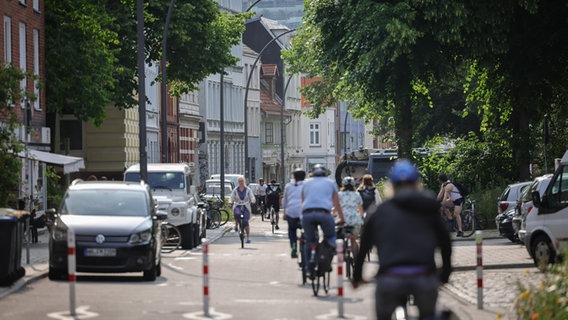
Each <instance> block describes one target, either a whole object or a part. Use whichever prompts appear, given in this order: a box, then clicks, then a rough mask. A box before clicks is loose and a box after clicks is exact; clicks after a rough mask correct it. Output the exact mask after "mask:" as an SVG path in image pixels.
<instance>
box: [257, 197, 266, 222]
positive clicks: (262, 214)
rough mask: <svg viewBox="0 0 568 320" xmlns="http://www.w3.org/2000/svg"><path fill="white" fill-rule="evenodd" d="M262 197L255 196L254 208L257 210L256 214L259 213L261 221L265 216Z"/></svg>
mask: <svg viewBox="0 0 568 320" xmlns="http://www.w3.org/2000/svg"><path fill="white" fill-rule="evenodd" d="M262 198H264V196H256V206H257V208H258V212H259V213H260V217H261V219H262V221H264V215H265V214H266V208H265V206H264V202H265V201H264V200H261V199H262Z"/></svg>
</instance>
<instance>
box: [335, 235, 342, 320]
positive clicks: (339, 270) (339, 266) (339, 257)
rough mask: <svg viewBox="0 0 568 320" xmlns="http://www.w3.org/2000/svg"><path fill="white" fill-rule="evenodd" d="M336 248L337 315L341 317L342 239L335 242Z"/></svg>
mask: <svg viewBox="0 0 568 320" xmlns="http://www.w3.org/2000/svg"><path fill="white" fill-rule="evenodd" d="M336 245H337V247H336V250H337V317H338V318H343V239H338V240H337V242H336Z"/></svg>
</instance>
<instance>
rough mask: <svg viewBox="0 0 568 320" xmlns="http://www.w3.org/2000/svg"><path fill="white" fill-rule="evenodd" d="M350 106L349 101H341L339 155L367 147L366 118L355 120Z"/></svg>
mask: <svg viewBox="0 0 568 320" xmlns="http://www.w3.org/2000/svg"><path fill="white" fill-rule="evenodd" d="M349 108H350V106H349V104H348V103H347V102H344V101H342V102H340V103H339V113H338V116H339V117H338V118H339V121H338V122H337V123H338V124H339V128H338V132H340V135H339V142H338V148H337V151H338V156H339V157H341V156H343V155H344V154H347V153H349V152H351V151H354V150H358V149H362V148H364V147H365V120H363V119H359V120H355V119H354V118H353V116H352V115H351V113H350V112H349Z"/></svg>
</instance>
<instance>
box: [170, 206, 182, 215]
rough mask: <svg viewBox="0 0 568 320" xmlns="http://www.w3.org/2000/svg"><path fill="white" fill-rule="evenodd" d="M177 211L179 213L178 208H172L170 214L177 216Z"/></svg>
mask: <svg viewBox="0 0 568 320" xmlns="http://www.w3.org/2000/svg"><path fill="white" fill-rule="evenodd" d="M179 213H180V210H179V208H172V211H171V214H172V216H174V217H177V216H179Z"/></svg>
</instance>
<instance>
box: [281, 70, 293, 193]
mask: <svg viewBox="0 0 568 320" xmlns="http://www.w3.org/2000/svg"><path fill="white" fill-rule="evenodd" d="M290 80H292V76H290V77H288V81H287V82H286V86H285V87H284V91H283V93H282V96H283V97H282V108H280V175H281V176H282V187H284V186H285V185H286V178H285V177H284V175H285V174H286V168H285V167H284V139H285V138H286V134H285V133H284V108H285V106H286V91H288V85H289V84H290Z"/></svg>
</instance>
